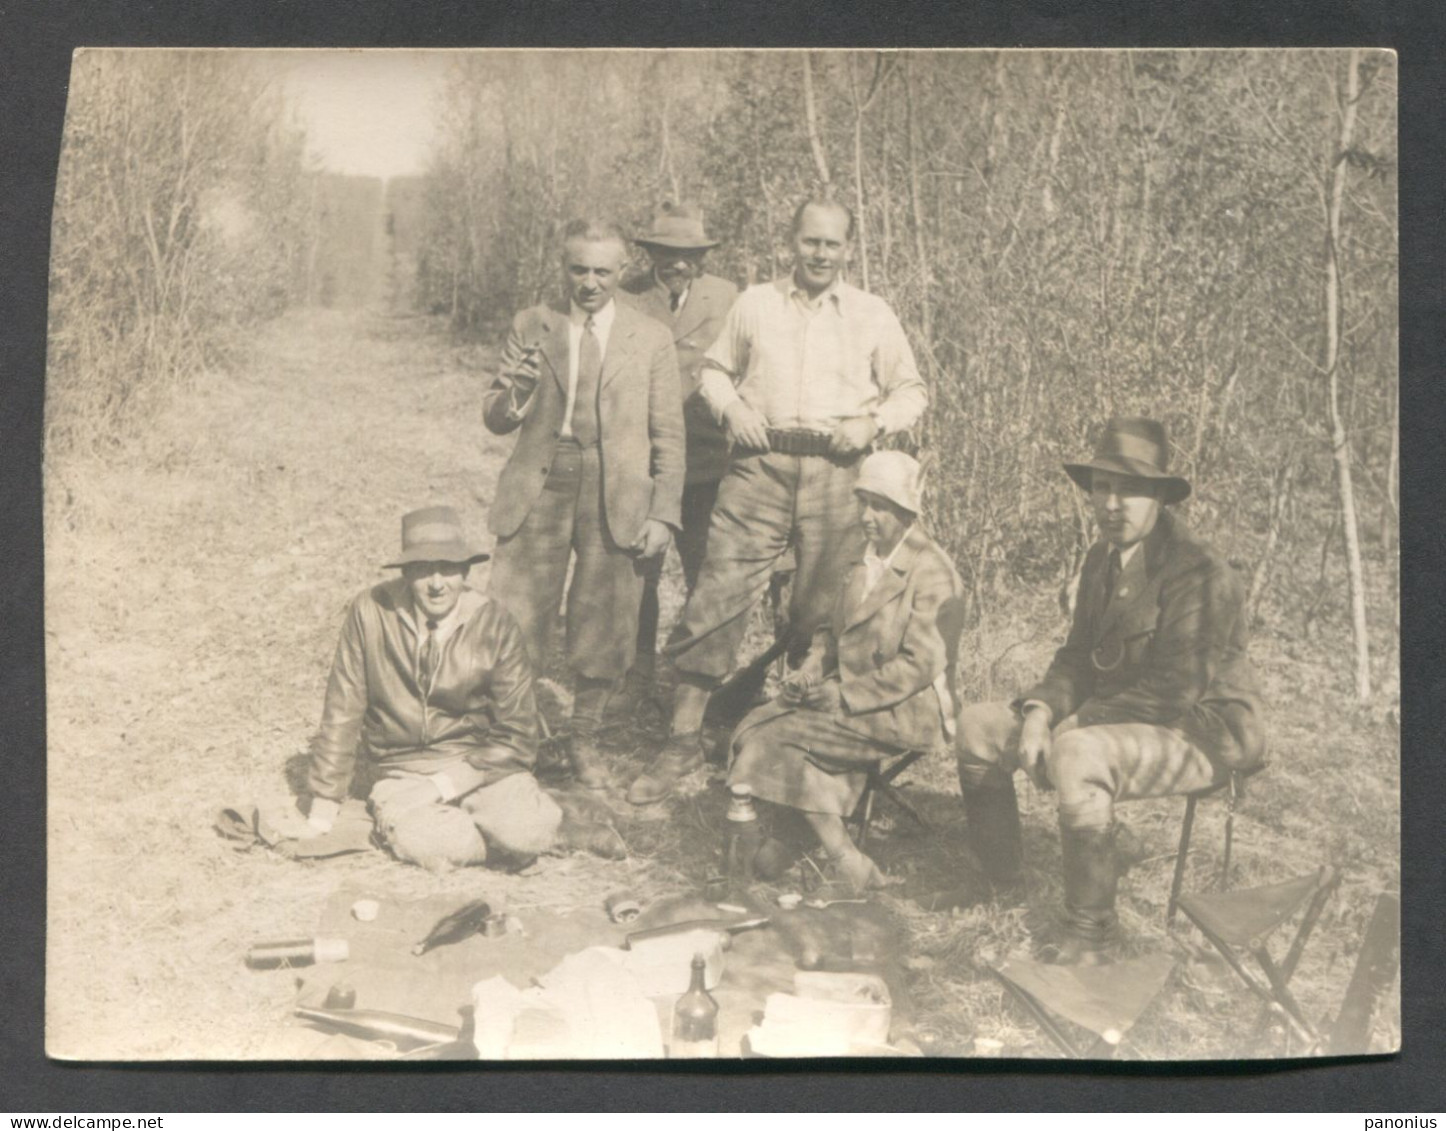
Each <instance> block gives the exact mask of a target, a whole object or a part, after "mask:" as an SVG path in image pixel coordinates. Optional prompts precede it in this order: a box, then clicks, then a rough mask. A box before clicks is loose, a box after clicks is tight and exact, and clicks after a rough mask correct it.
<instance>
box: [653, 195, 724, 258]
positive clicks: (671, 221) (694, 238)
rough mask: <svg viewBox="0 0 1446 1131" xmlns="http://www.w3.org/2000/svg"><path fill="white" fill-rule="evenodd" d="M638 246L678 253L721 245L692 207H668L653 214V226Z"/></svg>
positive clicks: (670, 205) (668, 204)
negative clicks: (704, 226)
mask: <svg viewBox="0 0 1446 1131" xmlns="http://www.w3.org/2000/svg"><path fill="white" fill-rule="evenodd" d="M634 240H635V242H637V243H640V244H642V245H643V246H644V247H668V248H673V249H674V250H678V251H703V250H705V249H707V248H710V247H717V246H718V244H719V243H720V242H721V241H719V240H715V239H712V238H710V237H709V235H708V233H707V232H705V231H704V230H703V217H702V215H701V214H700V213H699V212H698V210H697V209H695V208H693V207H692V206H691V205H688V204H673V203H671V202H668V203H665V204H664V205H663V206H662V207H661V208H660V209H658V211H657V212H655V213H654V214H653V220H652V224H651V225H650V226H649V228H648V230H647V231H646V232H644V233H643V234H642V235H640V236H636V237H634Z"/></svg>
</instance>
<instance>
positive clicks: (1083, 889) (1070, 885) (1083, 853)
mask: <svg viewBox="0 0 1446 1131" xmlns="http://www.w3.org/2000/svg"><path fill="white" fill-rule="evenodd" d="M1060 843H1061V848H1062V851H1063V854H1064V937H1063V939H1062V940H1061V942H1060V945H1059V948H1058V952H1057V954H1056V956H1055V962H1056V963H1058V964H1059V965H1061V966H1101V965H1104V964H1105V963H1108V962H1110V961H1111V955H1110V949H1111V947H1112V946H1113V944H1114V942H1115V940H1116V937H1117V935H1118V933H1119V932H1118V919H1117V918H1116V916H1115V891H1116V888H1117V887H1118V886H1119V867H1118V864H1117V863H1116V860H1115V828H1114V826H1113V825H1111V826H1110V827H1109V828H1107V829H1061V830H1060Z"/></svg>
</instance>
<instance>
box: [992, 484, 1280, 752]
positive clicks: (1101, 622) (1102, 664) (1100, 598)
mask: <svg viewBox="0 0 1446 1131" xmlns="http://www.w3.org/2000/svg"><path fill="white" fill-rule="evenodd" d="M1108 559H1109V543H1107V542H1104V541H1100V542H1097V543H1095V544H1094V545H1093V546H1092V547H1090V551H1089V554H1088V555H1087V556H1086V557H1085V564H1084V569H1083V570H1082V572H1081V575H1080V586H1079V597H1078V600H1077V602H1076V604H1075V614H1074V623H1073V625H1071V627H1070V632H1069V637H1068V639H1067V640H1066V641H1065V645H1064V647H1063V648H1061V649H1060V650H1059V651H1058V652H1057V653H1056V654H1055V657H1054V662H1053V663H1052V664H1050V667H1049V671H1048V672H1046V673H1045V676H1044V679H1043V680H1041V681H1040V683H1039V684H1038V685H1036V686H1035V687H1033V688H1031V689H1030V690H1029V691H1027V692H1025V694H1024V695H1023V696H1021V698H1020V700H1019V702H1021V703H1022V702H1025V701H1028V700H1031V699H1035V700H1039V701H1041V702H1044V703H1048V704H1049V706H1050V708H1051V710H1053V712H1054V718H1055V719H1056V720H1057V721H1059V720H1063V719H1065V718H1066V717H1067V716H1069V715H1075V716H1076V717H1077V721H1078V722H1079V724H1080V725H1081V726H1098V725H1101V724H1107V723H1153V724H1156V725H1160V726H1170V727H1178V728H1179V729H1181V730H1182V731H1183V732H1184V733H1185V734H1186V735H1187V736H1188V737H1189V738H1190V739H1191V741H1192V742H1194V743H1195V744H1196V745H1197V746H1198V747H1200V749H1202V750H1203V751H1204V752H1205V753H1206V754H1207V755H1208V756H1209V757H1210V758H1211V760H1212V761H1215V762H1216V763H1217V764H1219V765H1224V766H1227V767H1230V768H1235V769H1239V768H1245V767H1249V766H1254V765H1258V764H1259V763H1260V762H1261V761H1262V759H1263V758H1264V756H1265V725H1264V717H1263V709H1264V708H1263V704H1262V703H1261V700H1260V696H1259V693H1258V692H1257V690H1256V683H1255V675H1254V672H1253V671H1252V669H1251V665H1250V660H1249V658H1248V657H1247V656H1246V646H1247V644H1248V643H1249V627H1248V625H1247V623H1246V616H1247V614H1246V611H1245V594H1244V591H1243V588H1242V586H1241V584H1240V581H1239V579H1238V578H1237V577H1236V576H1235V571H1234V570H1232V569H1231V568H1230V565H1229V564H1228V563H1227V562H1225V561H1224V560H1223V559H1222V558H1220V557H1219V556H1218V555H1217V554H1216V553H1215V552H1214V551H1213V550H1212V549H1211V548H1210V547H1209V546H1208V545H1206V544H1205V543H1204V542H1201V541H1199V540H1198V539H1196V538H1195V537H1194V535H1192V534H1191V532H1190V531H1189V529H1188V528H1187V527H1186V526H1185V524H1184V523H1182V522H1180V521H1179V520H1178V519H1176V518H1175V517H1174V516H1173V515H1172V514H1170V513H1169V512H1168V511H1165V512H1162V513H1161V514H1160V517H1159V519H1158V521H1157V522H1156V524H1155V528H1154V530H1152V531H1151V532H1150V533H1149V535H1148V536H1147V537H1146V538H1145V540H1144V542H1143V543H1142V544H1141V547H1140V550H1139V552H1138V553H1136V554H1135V555H1134V556H1133V557H1132V558H1131V559H1130V561H1129V564H1128V565H1126V566H1125V568H1124V569H1123V570H1122V571H1121V573H1120V579H1119V583H1118V585H1117V587H1116V589H1115V595H1114V599H1113V600H1112V601H1110V602H1109V603H1108V607H1106V596H1105V580H1106V572H1107V569H1108Z"/></svg>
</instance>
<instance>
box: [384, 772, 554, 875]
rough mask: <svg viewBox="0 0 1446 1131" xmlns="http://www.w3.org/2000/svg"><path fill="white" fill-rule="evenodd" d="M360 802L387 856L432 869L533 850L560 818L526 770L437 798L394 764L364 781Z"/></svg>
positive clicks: (425, 783)
mask: <svg viewBox="0 0 1446 1131" xmlns="http://www.w3.org/2000/svg"><path fill="white" fill-rule="evenodd" d="M368 801H369V804H370V805H371V810H372V819H373V821H374V822H375V823H376V827H377V831H378V832H379V833H380V834H381V835H382V837H383V839H385V841H386V842H387V847H388V848H389V849H391V851H392V855H394V856H395V857H396V858H397V859H398V860H404V861H406V862H407V863H409V864H420V865H421V866H422V867H424V868H430V869H432V870H434V871H435V870H438V869H442V868H446V867H464V866H466V865H469V864H482V863H484V862H485V861H486V860H487V854H488V850H489V849H491V850H493V851H496V852H502V853H506V854H508V855H511V856H515V857H528V856H536V855H538V854H539V853H542V852H546V851H547V850H548V849H549V848H551V847H552V845H553V842H554V841H555V840H556V839H557V828H558V825H559V824H561V823H562V810H561V809H559V808H558V805H557V802H556V801H554V800H553V799H552V798H551V797H549V796H548V795H547V794H546V793H544V792H543V791H542V787H541V786H539V785H538V784H537V779H536V778H534V777H533V776H532V775H531V774H528V773H518V774H508V775H507V777H505V778H502V779H500V780H499V781H495V782H493V783H492V784H491V785H485V786H482V787H481V788H479V789H474V790H473V791H472V792H471V793H467V794H464V795H463V796H461V797H459V798H458V799H457V800H455V801H451V802H444V801H442V800H441V798H440V796H439V795H438V793H437V788H436V786H435V785H433V784H432V782H431V781H430V780H428V779H427V778H426V777H424V776H422V775H421V774H413V773H408V772H406V771H398V772H397V773H395V774H393V775H390V776H388V777H384V778H382V779H381V780H380V781H378V782H377V783H376V785H374V786H372V792H371V796H370V798H368Z"/></svg>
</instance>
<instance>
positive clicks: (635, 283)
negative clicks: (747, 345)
mask: <svg viewBox="0 0 1446 1131" xmlns="http://www.w3.org/2000/svg"><path fill="white" fill-rule="evenodd" d="M623 291H624V293H625V294H626V295H627V296H628V300H629V301H631V302H632V303H633V305H635V306H636V307H637V308H638V309H639V310H641V311H642V312H643V313H644V314H646V315H648V316H649V317H650V318H656V319H657V320H658V321H659V322H661V323H662V324H663V325H664V326H666V327H667V328H668V329H669V330H670V331H671V332H672V335H673V348H674V349H676V350H677V352H678V378H679V384H680V387H681V389H682V392H683V421H684V424H685V426H686V428H687V433H688V471H687V482H688V484H689V485H690V486H691V485H692V484H694V483H712V482H716V481H718V480H719V479H722V478H723V473H724V472H725V471H727V470H728V438H727V436H726V434H725V433H724V431H723V427H722V425H720V424H719V423H718V422H717V421H716V420H714V419H713V412H712V410H711V409H709V407H708V402H707V401H705V400H704V399H703V394H702V391H701V390H700V388H699V382H698V373H699V371H700V370H701V369H702V368H703V351H704V350H706V349H707V348H708V347H709V346H711V345H712V344H713V340H714V339H715V338H717V337H718V331H719V330H721V329H722V328H723V319H724V317H725V316H726V315H727V314H728V311H729V310H730V309H732V307H733V301H734V300H735V299H736V298H737V297H738V288H737V287H735V286H734V285H733V284H732V283H730V282H728V281H727V280H726V279H720V278H718V276H716V275H700V276H699V277H698V278H696V279H694V280H693V283H692V285H691V286H690V287H689V288H688V301H687V302H685V303H684V304H683V309H682V310H680V311H678V312H677V313H676V314H675V313H673V305H672V296H671V294H670V292H669V291H668V288H667V287H665V286H663V285H662V284H661V283H659V282H658V281H657V279H656V278H655V277H654V275H653V273H652V272H651V271H649V272H647V274H645V275H640V276H638V277H637V278H636V279H632V280H629V281H628V282H626V283H624V284H623Z"/></svg>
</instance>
